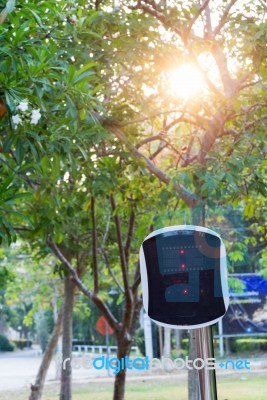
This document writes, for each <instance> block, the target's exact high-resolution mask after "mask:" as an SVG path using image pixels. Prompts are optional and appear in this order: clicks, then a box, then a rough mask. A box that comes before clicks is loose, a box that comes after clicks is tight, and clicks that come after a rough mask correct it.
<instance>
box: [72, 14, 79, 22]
mask: <svg viewBox="0 0 267 400" xmlns="http://www.w3.org/2000/svg"><path fill="white" fill-rule="evenodd" d="M77 20H78V18H77V16H76V15H75V14H73V15H72V16H71V17H70V23H71V24H76V23H77Z"/></svg>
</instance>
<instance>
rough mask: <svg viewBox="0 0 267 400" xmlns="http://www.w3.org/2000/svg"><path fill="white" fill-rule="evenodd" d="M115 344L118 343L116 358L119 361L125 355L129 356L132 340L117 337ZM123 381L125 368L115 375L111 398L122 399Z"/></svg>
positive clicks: (124, 381) (114, 399)
mask: <svg viewBox="0 0 267 400" xmlns="http://www.w3.org/2000/svg"><path fill="white" fill-rule="evenodd" d="M117 344H118V352H117V358H118V359H119V360H120V361H121V360H123V359H125V357H126V356H129V354H130V351H131V345H132V341H129V340H128V339H127V338H120V337H118V339H117ZM125 383H126V368H124V369H123V370H121V371H120V372H119V373H118V374H117V375H116V376H115V383H114V391H113V400H124V395H125Z"/></svg>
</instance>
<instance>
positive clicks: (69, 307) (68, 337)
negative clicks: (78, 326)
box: [60, 276, 75, 400]
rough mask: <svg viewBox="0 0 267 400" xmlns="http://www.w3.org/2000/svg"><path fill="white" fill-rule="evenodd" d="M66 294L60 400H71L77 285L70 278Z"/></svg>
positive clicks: (67, 282) (66, 283)
mask: <svg viewBox="0 0 267 400" xmlns="http://www.w3.org/2000/svg"><path fill="white" fill-rule="evenodd" d="M64 293H65V295H64V308H63V310H64V315H63V336H62V371H61V387H60V400H71V399H72V387H71V385H72V379H71V378H72V373H71V357H72V313H73V306H74V295H75V284H74V283H73V282H72V280H71V278H70V276H66V277H65V282H64Z"/></svg>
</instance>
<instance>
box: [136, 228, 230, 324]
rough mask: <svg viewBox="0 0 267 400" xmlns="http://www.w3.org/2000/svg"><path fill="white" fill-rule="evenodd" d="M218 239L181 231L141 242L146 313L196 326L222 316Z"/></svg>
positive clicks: (174, 322) (204, 233) (169, 321)
mask: <svg viewBox="0 0 267 400" xmlns="http://www.w3.org/2000/svg"><path fill="white" fill-rule="evenodd" d="M220 247H221V241H220V238H219V237H217V236H215V235H212V234H210V233H206V232H201V231H195V230H184V231H183V230H181V231H170V232H165V233H161V234H158V235H156V236H153V237H151V238H149V239H147V240H145V241H144V243H143V249H144V255H145V260H146V266H147V275H148V299H149V302H148V315H149V317H150V318H152V319H154V320H156V321H160V322H163V323H166V324H171V325H197V324H201V323H205V322H207V321H211V320H214V319H216V318H219V317H220V316H222V315H224V313H225V311H226V310H225V304H224V300H223V295H222V285H221V274H220Z"/></svg>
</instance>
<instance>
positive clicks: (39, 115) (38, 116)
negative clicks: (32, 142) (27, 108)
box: [31, 108, 41, 125]
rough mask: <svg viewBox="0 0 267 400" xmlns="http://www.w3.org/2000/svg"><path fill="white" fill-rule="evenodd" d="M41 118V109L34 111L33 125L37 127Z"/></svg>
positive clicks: (32, 114)
mask: <svg viewBox="0 0 267 400" xmlns="http://www.w3.org/2000/svg"><path fill="white" fill-rule="evenodd" d="M40 118H41V113H40V109H39V108H38V109H37V110H32V113H31V124H34V125H37V124H38V121H39V119H40Z"/></svg>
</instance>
